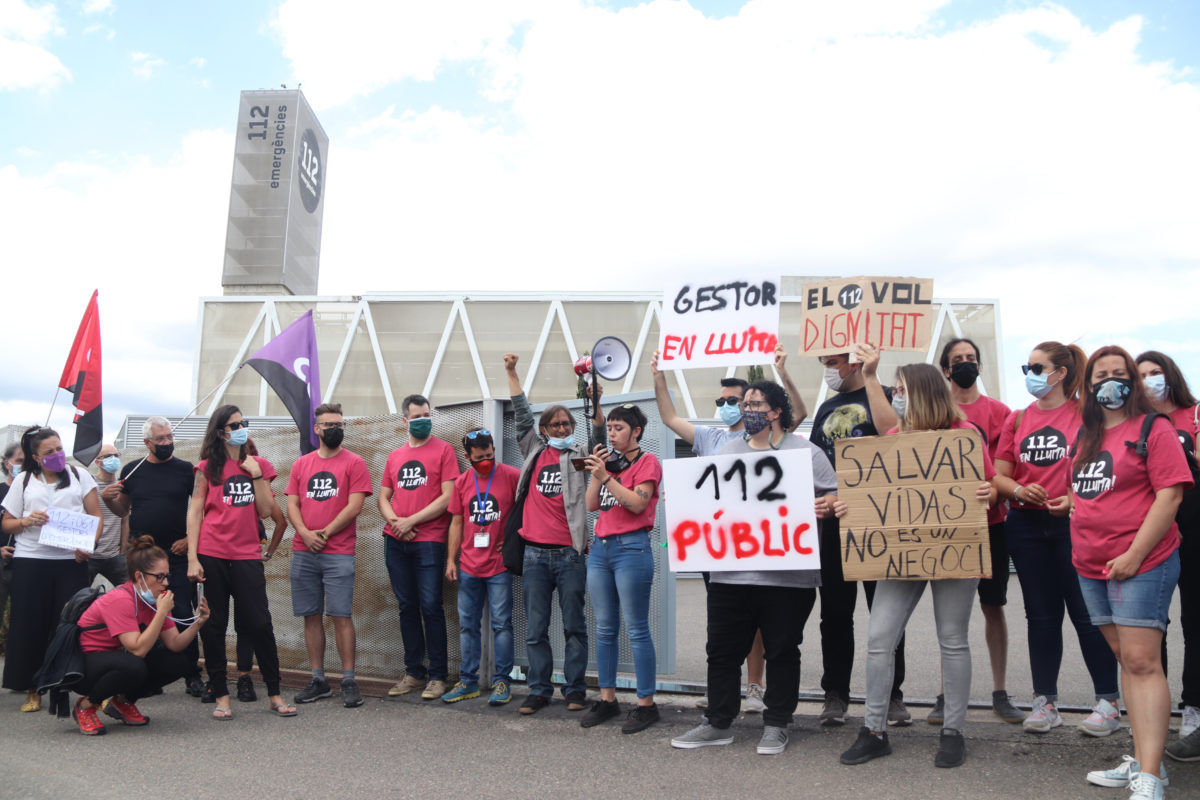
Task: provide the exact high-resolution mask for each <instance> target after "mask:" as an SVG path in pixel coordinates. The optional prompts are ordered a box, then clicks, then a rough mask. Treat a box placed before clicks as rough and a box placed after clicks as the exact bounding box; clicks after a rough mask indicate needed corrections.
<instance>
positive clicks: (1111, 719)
mask: <svg viewBox="0 0 1200 800" xmlns="http://www.w3.org/2000/svg"><path fill="white" fill-rule="evenodd" d="M1120 729H1121V711H1120V709H1118V708H1117V707H1116V706H1115V705H1113V704H1112V703H1110V702H1109V701H1107V700H1101V701H1100V702H1099V703H1096V707H1095V708H1093V709H1092V713H1091V714H1089V715H1088V717H1087V719H1085V720H1084V721H1083V722H1081V723H1079V731H1080V732H1081V733H1086V734H1087V735H1088V736H1108V735H1109V734H1110V733H1112V732H1113V731H1117V730H1120Z"/></svg>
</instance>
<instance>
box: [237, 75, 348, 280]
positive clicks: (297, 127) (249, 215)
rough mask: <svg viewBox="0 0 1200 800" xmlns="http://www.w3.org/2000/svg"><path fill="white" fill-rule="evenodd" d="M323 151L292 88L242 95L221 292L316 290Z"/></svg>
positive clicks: (317, 128)
mask: <svg viewBox="0 0 1200 800" xmlns="http://www.w3.org/2000/svg"><path fill="white" fill-rule="evenodd" d="M328 152H329V137H327V136H326V135H325V131H324V130H323V129H322V128H321V123H320V122H318V121H317V118H316V117H315V116H314V115H313V112H312V109H311V108H310V107H309V105H308V102H307V101H306V100H305V99H304V95H303V94H302V93H301V92H300V91H299V90H298V89H291V90H289V89H273V90H268V91H256V92H242V99H241V105H240V106H239V109H238V123H237V139H236V145H235V146H234V156H233V185H232V188H231V191H230V193H229V226H228V228H227V229H226V234H225V268H224V271H223V274H222V278H221V284H222V285H223V286H224V287H225V291H226V294H229V293H230V292H231V290H232V292H233V293H263V294H279V293H290V294H293V295H314V294H316V293H317V273H318V269H319V266H320V255H321V218H322V214H323V212H324V210H325V203H324V197H325V192H324V187H325V172H326V170H325V163H326V157H327V155H328Z"/></svg>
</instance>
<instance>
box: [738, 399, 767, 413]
mask: <svg viewBox="0 0 1200 800" xmlns="http://www.w3.org/2000/svg"><path fill="white" fill-rule="evenodd" d="M760 408H768V409H769V408H770V406H769V405H768V404H767V401H766V400H747V401H746V402H744V403H742V411H758V410H759V409H760Z"/></svg>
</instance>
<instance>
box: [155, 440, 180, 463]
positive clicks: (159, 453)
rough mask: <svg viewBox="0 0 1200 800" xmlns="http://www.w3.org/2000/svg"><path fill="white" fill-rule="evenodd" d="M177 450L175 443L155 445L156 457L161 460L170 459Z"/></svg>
mask: <svg viewBox="0 0 1200 800" xmlns="http://www.w3.org/2000/svg"><path fill="white" fill-rule="evenodd" d="M174 452H175V443H174V442H171V443H170V444H156V445H154V457H155V458H157V459H158V460H159V461H170V460H171V455H172V454H173V453H174Z"/></svg>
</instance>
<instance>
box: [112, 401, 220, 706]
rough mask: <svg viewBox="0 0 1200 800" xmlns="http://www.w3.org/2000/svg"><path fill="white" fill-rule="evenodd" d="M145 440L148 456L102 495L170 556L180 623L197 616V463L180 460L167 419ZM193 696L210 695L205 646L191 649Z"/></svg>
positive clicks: (150, 426)
mask: <svg viewBox="0 0 1200 800" xmlns="http://www.w3.org/2000/svg"><path fill="white" fill-rule="evenodd" d="M142 441H143V442H144V443H145V445H146V450H147V454H146V457H145V458H144V459H133V460H132V461H130V462H129V463H128V464H126V465H125V466H124V467H123V468H122V469H121V479H120V480H117V481H113V482H112V483H111V484H110V485H108V486H107V487H105V489H104V491H103V492H101V494H100V498H101V499H102V500H103V501H104V505H106V506H108V510H109V511H111V512H113V513H114V514H117V515H119V516H122V517H124V516H126V515H129V536H130V539H132V538H133V537H135V536H143V535H147V534H148V535H150V536H153V537H154V542H155V544H157V545H158V546H159V547H161V548H162V549H163V550H165V551H166V552H167V560H168V563H169V564H170V567H171V579H170V581H169V582H168V586H169V587H170V589H171V591H172V592H174V594H175V608H174V610H173V611H172V612H171V613H172V616H174V617H175V618H176V619H187V618H188V617H191V616H192V613H193V611H192V608H193V606H194V605H195V602H196V596H195V588H194V586H193V584H192V582H191V581H189V580H188V578H187V512H188V502H189V500H190V499H191V496H192V487H193V485H194V481H195V476H194V475H193V472H192V464H191V462H189V461H184V460H183V459H180V458H175V455H174V452H175V435H174V434H173V433H172V431H171V423H170V422H168V421H167V419H166V418H165V417H150V418H148V419H147V420H146V421H145V423H143V425H142ZM186 652H187V656H188V664H189V674H188V675H186V676H185V677H186V680H187V691H188V694H190V695H192V696H194V697H199V696H200V695H201V694H203V693H204V682H203V681H202V680H200V665H199V659H200V648H199V647H198V646H197V645H196V642H194V641H193V642H192V643H191V644H190V645H188V648H187V651H186Z"/></svg>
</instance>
